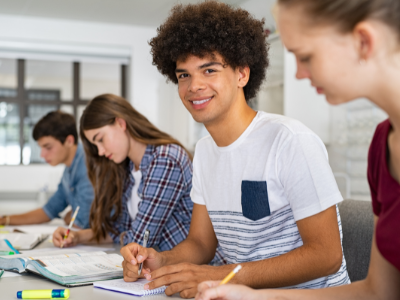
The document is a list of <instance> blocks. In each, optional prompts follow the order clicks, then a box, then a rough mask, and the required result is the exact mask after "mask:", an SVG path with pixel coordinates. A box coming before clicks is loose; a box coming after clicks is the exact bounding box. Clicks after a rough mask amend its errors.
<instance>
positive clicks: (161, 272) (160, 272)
mask: <svg viewBox="0 0 400 300" xmlns="http://www.w3.org/2000/svg"><path fill="white" fill-rule="evenodd" d="M185 265H186V264H177V265H170V266H165V267H161V268H159V269H157V270H154V271H153V272H151V274H150V277H149V278H147V277H146V279H147V280H150V279H151V280H155V279H157V278H161V277H165V276H166V275H170V274H175V273H179V272H181V271H182V270H184V269H185Z"/></svg>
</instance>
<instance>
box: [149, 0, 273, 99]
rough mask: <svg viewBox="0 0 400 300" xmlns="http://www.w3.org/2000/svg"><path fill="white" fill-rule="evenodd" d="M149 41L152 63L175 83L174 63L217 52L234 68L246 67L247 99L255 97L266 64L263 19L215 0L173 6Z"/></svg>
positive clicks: (245, 92)
mask: <svg viewBox="0 0 400 300" xmlns="http://www.w3.org/2000/svg"><path fill="white" fill-rule="evenodd" d="M149 44H150V46H151V53H152V55H153V65H155V66H157V69H158V70H159V71H160V72H161V74H163V75H165V76H167V78H168V79H169V80H171V81H172V82H174V83H175V84H177V83H178V79H177V78H176V74H175V69H176V62H177V61H178V60H185V59H186V58H187V57H188V56H189V55H195V56H197V57H200V58H203V57H205V56H208V55H213V53H218V54H220V55H221V56H222V57H223V59H224V62H225V63H226V64H228V65H229V66H231V67H232V68H233V69H236V68H237V67H245V66H248V67H249V68H250V78H249V82H248V83H247V85H246V86H245V87H244V95H245V98H246V101H249V100H250V99H251V98H254V97H255V96H256V94H257V92H258V90H259V88H260V86H261V84H262V82H263V80H264V78H265V75H266V69H267V67H268V44H267V42H266V35H265V32H264V19H262V20H257V19H255V18H254V17H253V16H252V15H250V13H249V12H248V11H246V10H244V9H240V8H233V7H231V6H229V5H227V4H224V3H220V2H217V1H205V2H202V3H199V4H189V5H182V4H179V5H176V6H174V7H173V8H172V10H171V13H170V16H169V17H168V19H167V20H166V22H165V23H164V24H162V25H161V26H160V27H159V28H157V36H156V37H154V38H153V39H151V41H150V42H149Z"/></svg>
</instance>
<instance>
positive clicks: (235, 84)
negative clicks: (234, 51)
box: [175, 53, 248, 125]
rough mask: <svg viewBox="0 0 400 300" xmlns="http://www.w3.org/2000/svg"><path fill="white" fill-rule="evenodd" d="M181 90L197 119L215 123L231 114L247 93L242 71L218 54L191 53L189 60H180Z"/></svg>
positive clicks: (179, 89) (201, 121)
mask: <svg viewBox="0 0 400 300" xmlns="http://www.w3.org/2000/svg"><path fill="white" fill-rule="evenodd" d="M175 72H176V76H177V78H178V92H179V97H180V98H181V100H182V102H183V104H184V105H185V107H186V109H187V110H188V111H189V112H190V113H191V115H192V117H193V119H195V120H196V121H197V122H200V123H203V124H205V125H211V124H213V123H215V122H218V121H220V120H222V119H223V118H224V116H227V115H228V114H229V113H228V112H229V111H230V110H231V109H232V107H233V106H234V103H235V102H237V100H239V99H240V98H241V96H242V98H243V99H244V96H243V87H244V86H245V85H246V83H247V80H248V79H247V80H246V82H245V83H243V80H242V75H243V74H242V73H241V71H240V70H239V68H238V69H237V70H234V69H232V68H231V67H230V66H228V65H226V64H225V63H224V61H223V58H222V56H221V55H219V54H218V53H215V56H214V58H212V57H211V56H208V57H203V58H199V57H197V56H193V55H190V56H188V57H187V59H186V60H185V61H182V60H178V61H177V62H176V71H175Z"/></svg>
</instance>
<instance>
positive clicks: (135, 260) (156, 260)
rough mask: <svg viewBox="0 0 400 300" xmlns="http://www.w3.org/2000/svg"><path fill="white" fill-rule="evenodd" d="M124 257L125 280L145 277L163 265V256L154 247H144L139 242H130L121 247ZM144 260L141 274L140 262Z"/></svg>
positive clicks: (129, 280)
mask: <svg viewBox="0 0 400 300" xmlns="http://www.w3.org/2000/svg"><path fill="white" fill-rule="evenodd" d="M121 254H122V256H123V257H124V261H123V262H122V267H123V268H124V280H125V281H127V282H131V281H136V280H138V279H139V278H143V277H145V275H146V274H150V272H151V271H153V270H156V269H158V268H160V267H161V266H162V265H163V257H162V255H161V253H158V252H157V251H156V250H154V249H153V248H143V247H142V246H140V245H139V244H136V243H130V244H128V245H126V246H125V247H123V248H122V249H121ZM142 262H143V268H142V273H141V275H140V276H139V274H138V270H139V264H140V263H142Z"/></svg>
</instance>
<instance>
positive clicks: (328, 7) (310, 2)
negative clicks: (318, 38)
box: [278, 0, 400, 38]
mask: <svg viewBox="0 0 400 300" xmlns="http://www.w3.org/2000/svg"><path fill="white" fill-rule="evenodd" d="M278 4H280V5H284V6H294V5H296V6H299V7H301V8H302V9H303V10H304V11H305V12H306V14H307V15H308V16H310V17H311V18H310V20H312V22H316V23H334V24H336V25H337V26H338V28H339V29H340V30H341V31H343V32H349V31H352V30H353V28H354V27H355V26H356V25H357V23H359V22H361V21H364V20H366V19H376V20H380V21H381V22H383V23H385V24H387V25H388V26H389V27H391V28H392V29H393V30H394V31H395V32H396V33H397V35H398V37H399V38H400V1H399V0H278Z"/></svg>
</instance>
